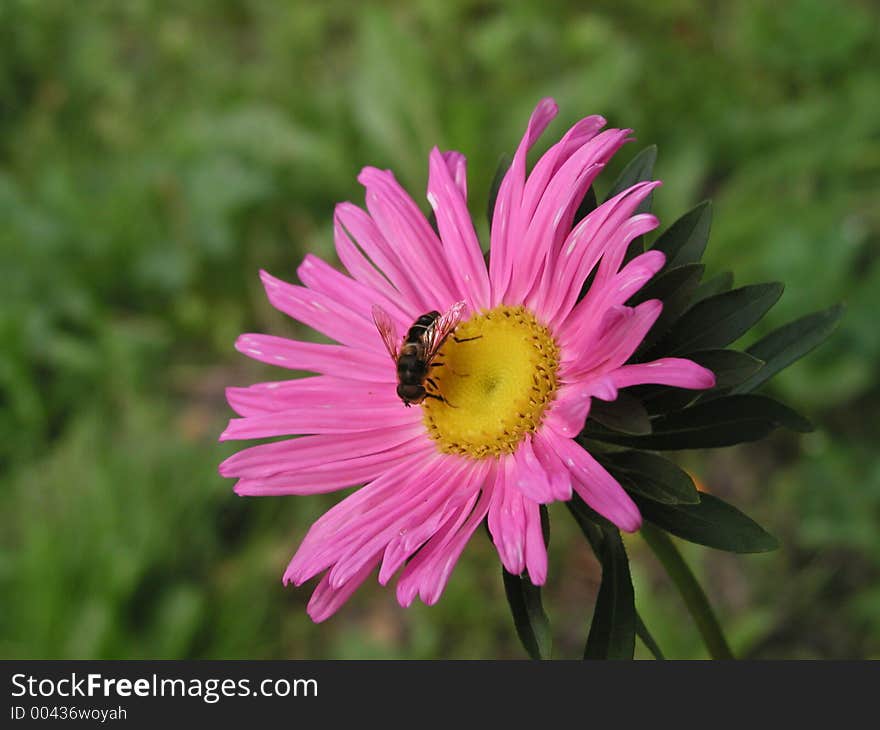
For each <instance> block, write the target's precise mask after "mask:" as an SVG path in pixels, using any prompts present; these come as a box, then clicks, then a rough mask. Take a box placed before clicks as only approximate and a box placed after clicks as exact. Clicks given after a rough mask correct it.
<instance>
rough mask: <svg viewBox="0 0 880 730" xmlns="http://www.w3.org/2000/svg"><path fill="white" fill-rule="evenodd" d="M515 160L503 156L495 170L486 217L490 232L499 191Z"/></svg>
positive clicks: (508, 156)
mask: <svg viewBox="0 0 880 730" xmlns="http://www.w3.org/2000/svg"><path fill="white" fill-rule="evenodd" d="M511 162H513V158H512V157H511V156H510V155H503V156H502V158H501V160H500V161H499V162H498V167H497V168H496V169H495V177H493V178H492V185H491V186H490V187H489V203H488V205H487V206H486V217H487V219H488V221H489V230H491V229H492V216H493V215H494V214H495V201H496V200H498V189H499V188H500V187H501V181H502V180H504V175H505V174H506V173H507V170H508V168H509V167H510V163H511Z"/></svg>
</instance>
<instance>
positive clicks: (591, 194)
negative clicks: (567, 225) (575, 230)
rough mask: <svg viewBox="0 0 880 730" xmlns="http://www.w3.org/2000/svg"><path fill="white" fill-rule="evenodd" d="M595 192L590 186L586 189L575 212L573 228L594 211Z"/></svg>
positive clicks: (595, 202) (595, 203)
mask: <svg viewBox="0 0 880 730" xmlns="http://www.w3.org/2000/svg"><path fill="white" fill-rule="evenodd" d="M596 205H597V201H596V190H595V188H593V186H592V185H590V187H589V188H587V192H586V194H585V195H584V199H583V200H582V201H581V204H580V205H579V206H578V209H577V212H576V213H575V214H574V225H573V226H572V227H574V226H576V225H577V224H578V223H580V222H581V221H582V220H583V219H584V218H586V217H587V216H588V215H589V214H590V213H592V212H593V211H594V210H596Z"/></svg>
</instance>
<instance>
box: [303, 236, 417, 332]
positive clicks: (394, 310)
mask: <svg viewBox="0 0 880 730" xmlns="http://www.w3.org/2000/svg"><path fill="white" fill-rule="evenodd" d="M296 273H297V275H298V276H299V278H300V281H302V283H303V284H305V285H306V286H307V287H309V289H312V290H314V291H317V292H321V293H322V294H324V295H326V296H328V297H330V298H331V299H333V300H335V301H337V302H339V304H341V305H343V306H345V307H348V308H349V309H350V310H352V311H353V312H356V313H358V314H360V315H361V316H362V317H364V318H365V319H367V320H368V321H369V322H370V323H371V324H372V321H373V319H372V306H373V304H378V305H379V306H380V307H382V308H383V309H384V310H385V311H386V312H388V314H390V315H391V316H392V317H393V318H394V319H395V320H396V322H397V324H398V326H399V327H400V328H401V329H402V328H403V327H409V326H410V325H411V324H412V323H413V321H414V320H415V319H416V316H417V315H415V314H414V311H415V310H412V309H410V310H407V309H405V308H404V307H402V306H401V304H400V301H401V296H400V293H399V292H397V291H394V292H393V294H391V296H388V295H386V293H385V292H386V291H387V290H389V289H391V287H390V285H388V283H387V282H385V286H384V287H382V289H381V290H377V289H375V288H373V287H370V286H366V285H364V284H361V282H359V281H355V280H354V279H352V278H350V277H348V276H346V275H345V274H343V273H341V272H339V271H337V270H336V269H334V268H333V267H332V266H330V264H328V263H326V262H324V261H322V260H321V259H319V258H318V257H317V256H313V255H312V254H310V253H309V254H306V256H305V258H304V259H303V262H302V263H301V264H300V266H299V268H298V269H297V270H296Z"/></svg>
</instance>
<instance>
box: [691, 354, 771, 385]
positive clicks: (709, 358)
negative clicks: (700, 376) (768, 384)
mask: <svg viewBox="0 0 880 730" xmlns="http://www.w3.org/2000/svg"><path fill="white" fill-rule="evenodd" d="M688 359H690V360H693V361H694V362H695V363H697V364H698V365H702V366H703V367H704V368H708V369H709V370H711V371H712V372H713V373H715V388H716V389H718V388H730V387H731V386H734V385H737V384H738V383H741V382H743V381H744V380H746V379H747V378H749V377H751V376H752V375H754V374H755V373H756V372H758V370H760V369H761V366H762V365H763V364H764V363H763V362H762V361H761V360H759V359H758V358H757V357H753V356H752V355H749V354H747V353H745V352H739V351H738V350H700V351H699V352H692V353H690V354H689V355H688Z"/></svg>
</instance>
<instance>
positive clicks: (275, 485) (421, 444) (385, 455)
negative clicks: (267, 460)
mask: <svg viewBox="0 0 880 730" xmlns="http://www.w3.org/2000/svg"><path fill="white" fill-rule="evenodd" d="M433 453H434V448H433V446H432V445H431V444H430V443H429V442H428V440H427V439H426V438H425V437H424V436H417V437H416V438H414V439H411V440H409V441H406V442H404V443H402V444H399V445H398V446H396V447H394V448H392V449H388V450H386V451H381V452H377V453H374V454H365V455H363V456H357V457H353V458H351V459H346V460H345V461H341V462H331V463H328V464H321V465H319V466H314V467H311V468H308V469H298V470H296V471H287V472H284V473H279V474H272V475H270V476H265V477H262V476H260V477H245V478H242V479H239V480H238V482H237V483H236V485H235V493H236V494H238V495H239V496H241V497H266V496H275V497H278V496H282V495H287V494H324V493H326V492H334V491H336V490H337V489H345V488H347V487H351V486H353V485H355V484H364V483H365V482H369V481H370V480H372V479H376V478H378V477H380V476H381V475H383V474H385V473H386V472H388V471H389V470H391V469H392V468H394V467H396V466H398V465H400V464H403V463H406V464H411V462H412V461H413V460H415V459H420V458H430V457H431V455H432V454H433Z"/></svg>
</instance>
